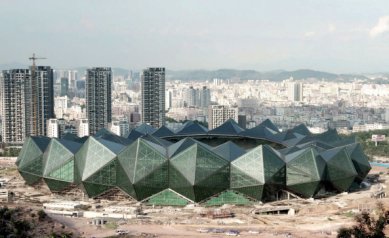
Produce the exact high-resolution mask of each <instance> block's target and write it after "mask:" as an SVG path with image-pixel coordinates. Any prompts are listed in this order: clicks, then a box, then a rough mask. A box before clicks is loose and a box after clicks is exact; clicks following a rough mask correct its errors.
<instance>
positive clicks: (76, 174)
mask: <svg viewBox="0 0 389 238" xmlns="http://www.w3.org/2000/svg"><path fill="white" fill-rule="evenodd" d="M16 164H17V167H18V171H19V173H20V174H21V176H22V177H23V178H24V180H25V182H26V183H27V184H28V185H34V184H38V183H42V181H43V182H44V183H45V184H47V186H48V188H49V189H50V191H51V192H53V193H59V194H64V193H68V192H70V191H72V190H75V189H78V190H81V191H82V192H83V193H84V194H85V195H86V196H87V197H89V198H101V197H104V196H105V195H107V194H110V193H121V194H124V195H125V196H127V197H128V199H131V200H136V201H141V202H143V203H146V204H153V205H175V206H184V205H187V204H190V203H200V204H205V205H223V204H226V203H228V204H238V205H246V204H251V203H253V202H258V201H261V202H267V201H274V200H279V199H282V197H283V194H285V193H286V192H287V193H292V194H294V195H296V196H300V197H303V198H311V197H320V196H323V195H328V194H336V193H341V192H344V191H349V190H350V189H352V188H356V187H359V185H360V184H361V182H362V181H363V179H364V178H365V177H366V175H367V174H368V173H369V171H370V169H371V167H370V164H369V162H368V158H367V156H366V155H365V154H364V153H363V150H362V148H361V146H360V145H359V144H358V143H356V141H355V138H347V139H343V138H341V137H340V136H339V135H338V134H337V132H336V131H335V130H328V131H326V132H324V133H322V134H312V133H310V132H309V130H308V129H307V127H306V126H304V125H299V126H296V127H295V128H293V129H290V130H287V131H283V132H281V131H279V129H278V128H277V127H276V126H275V125H274V124H273V123H272V122H271V121H270V120H265V121H264V122H262V123H261V124H259V125H258V126H256V127H254V128H251V129H243V128H241V127H240V126H239V125H238V124H237V123H236V122H235V121H233V120H228V121H226V122H225V123H224V124H222V125H221V126H219V127H217V128H215V129H213V130H208V129H207V128H205V127H203V126H201V125H200V124H198V123H197V122H192V121H188V122H186V123H185V124H184V125H183V126H182V128H180V129H179V130H177V131H174V132H173V131H171V130H169V129H168V128H167V127H165V126H162V127H161V128H159V129H155V128H153V127H151V126H148V125H146V124H143V125H141V126H139V127H137V128H135V129H133V130H132V131H131V132H130V133H129V134H128V136H126V137H120V136H117V135H114V134H112V133H110V132H109V131H107V130H105V129H103V130H100V131H99V132H98V133H97V134H96V135H94V136H89V137H83V138H78V137H76V136H74V135H70V134H68V135H66V136H65V137H64V138H62V139H57V138H47V137H34V136H32V137H29V138H28V139H27V140H26V142H25V143H24V145H23V148H22V150H21V152H20V154H19V157H18V159H17V161H16Z"/></svg>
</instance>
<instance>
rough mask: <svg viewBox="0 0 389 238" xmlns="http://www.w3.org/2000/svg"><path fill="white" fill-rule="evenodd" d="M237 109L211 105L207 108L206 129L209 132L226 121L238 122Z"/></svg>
mask: <svg viewBox="0 0 389 238" xmlns="http://www.w3.org/2000/svg"><path fill="white" fill-rule="evenodd" d="M238 113H239V109H238V107H228V106H223V105H211V106H209V107H208V128H209V129H210V130H212V129H214V128H216V127H218V126H220V125H221V124H223V123H224V122H225V121H227V120H228V119H233V120H235V121H236V122H237V121H238Z"/></svg>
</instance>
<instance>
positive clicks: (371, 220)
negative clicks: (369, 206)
mask: <svg viewBox="0 0 389 238" xmlns="http://www.w3.org/2000/svg"><path fill="white" fill-rule="evenodd" d="M377 210H378V217H377V218H375V217H374V216H373V214H370V213H367V212H363V213H361V214H359V215H357V216H356V217H355V221H356V223H357V224H355V225H354V226H352V227H350V228H344V227H342V228H340V229H339V230H338V235H337V237H338V238H382V237H385V233H384V229H385V226H386V224H387V223H388V221H389V211H388V210H386V209H384V206H383V204H382V203H378V204H377Z"/></svg>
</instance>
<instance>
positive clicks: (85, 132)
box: [77, 119, 89, 138]
mask: <svg viewBox="0 0 389 238" xmlns="http://www.w3.org/2000/svg"><path fill="white" fill-rule="evenodd" d="M77 136H78V137H80V138H81V137H84V136H89V122H88V119H79V120H78V122H77Z"/></svg>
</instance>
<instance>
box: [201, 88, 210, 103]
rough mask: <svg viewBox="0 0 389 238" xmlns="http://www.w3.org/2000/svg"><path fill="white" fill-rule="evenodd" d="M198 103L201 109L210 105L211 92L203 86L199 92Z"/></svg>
mask: <svg viewBox="0 0 389 238" xmlns="http://www.w3.org/2000/svg"><path fill="white" fill-rule="evenodd" d="M199 101H200V105H199V107H201V108H208V106H209V105H210V104H211V90H210V89H209V88H207V87H206V86H204V87H203V88H202V89H201V90H199Z"/></svg>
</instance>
